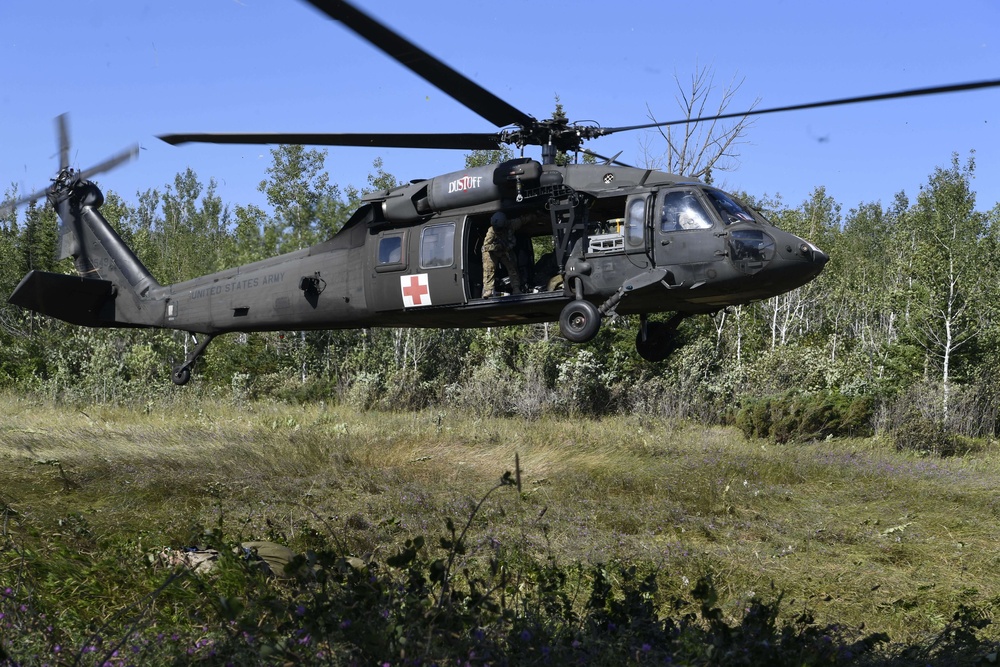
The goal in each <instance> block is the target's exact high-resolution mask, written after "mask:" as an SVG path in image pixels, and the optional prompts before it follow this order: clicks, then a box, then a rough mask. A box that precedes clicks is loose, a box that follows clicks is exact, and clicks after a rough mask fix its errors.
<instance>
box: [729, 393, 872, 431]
mask: <svg viewBox="0 0 1000 667" xmlns="http://www.w3.org/2000/svg"><path fill="white" fill-rule="evenodd" d="M874 406H875V401H874V399H872V398H871V397H870V396H845V395H844V394H841V393H839V392H835V391H825V392H817V393H813V394H799V393H793V392H790V393H786V394H783V395H781V396H769V397H765V398H761V399H757V400H754V401H751V402H750V403H748V404H746V405H744V406H743V407H741V408H740V409H739V410H738V411H737V413H736V416H735V419H734V421H735V424H736V427H737V428H739V429H740V430H741V431H742V432H743V434H744V435H745V436H746V437H748V438H766V439H769V440H774V441H775V442H791V441H799V442H801V441H807V440H818V439H823V438H827V437H856V436H861V437H863V436H868V435H871V434H872V426H871V421H872V415H873V410H874Z"/></svg>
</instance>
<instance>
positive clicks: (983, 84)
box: [601, 79, 1000, 135]
mask: <svg viewBox="0 0 1000 667" xmlns="http://www.w3.org/2000/svg"><path fill="white" fill-rule="evenodd" d="M997 87H1000V79H993V80H991V81H973V82H971V83H956V84H951V85H948V86H931V87H929V88H912V89H910V90H900V91H896V92H894V93H879V94H877V95H861V96H859V97H845V98H842V99H837V100H827V101H826V102H811V103H809V104H793V105H790V106H785V107H774V108H771V109H751V110H749V111H741V112H739V113H725V114H720V115H718V116H706V117H703V118H690V119H686V120H669V121H666V122H663V123H646V124H645V125H629V126H626V127H609V128H605V129H604V130H602V131H601V134H602V135H608V134H613V133H615V132H628V131H630V130H646V129H649V128H654V127H667V126H669V125H684V124H686V123H704V122H706V121H712V120H726V119H727V118H743V117H744V116H762V115H764V114H768V113H779V112H782V111H801V110H803V109H819V108H821V107H835V106H840V105H844V104H859V103H861V102H878V101H880V100H896V99H901V98H904V97H923V96H926V95H941V94H943V93H961V92H965V91H969V90H981V89H983V88H997Z"/></svg>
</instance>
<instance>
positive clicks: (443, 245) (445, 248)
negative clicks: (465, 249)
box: [420, 222, 455, 269]
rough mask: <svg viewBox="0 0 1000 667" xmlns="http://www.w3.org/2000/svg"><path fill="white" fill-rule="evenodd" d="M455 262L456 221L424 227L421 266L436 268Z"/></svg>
mask: <svg viewBox="0 0 1000 667" xmlns="http://www.w3.org/2000/svg"><path fill="white" fill-rule="evenodd" d="M454 263H455V223H454V222H448V223H445V224H441V225H430V226H429V227H424V229H423V231H422V232H420V268H421V269H434V268H439V267H442V266H451V265H452V264H454Z"/></svg>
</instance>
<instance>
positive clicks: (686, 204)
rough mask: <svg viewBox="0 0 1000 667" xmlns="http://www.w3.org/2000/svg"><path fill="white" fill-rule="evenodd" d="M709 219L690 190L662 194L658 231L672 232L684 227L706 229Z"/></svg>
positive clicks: (710, 223)
mask: <svg viewBox="0 0 1000 667" xmlns="http://www.w3.org/2000/svg"><path fill="white" fill-rule="evenodd" d="M711 226H712V222H711V219H710V218H709V217H708V215H706V214H705V209H704V208H702V206H701V203H700V202H699V201H698V198H697V197H696V196H695V194H694V192H692V191H690V190H674V191H672V192H667V193H666V194H665V195H664V196H663V205H662V206H661V207H660V231H663V232H673V231H679V230H685V229H708V228H709V227H711Z"/></svg>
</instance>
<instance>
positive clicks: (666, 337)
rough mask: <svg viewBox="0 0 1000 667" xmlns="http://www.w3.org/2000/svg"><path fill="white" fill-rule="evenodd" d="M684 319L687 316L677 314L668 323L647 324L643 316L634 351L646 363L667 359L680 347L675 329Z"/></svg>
mask: <svg viewBox="0 0 1000 667" xmlns="http://www.w3.org/2000/svg"><path fill="white" fill-rule="evenodd" d="M685 317H687V315H685V314H683V313H677V314H676V315H674V316H673V317H671V318H670V321H668V322H648V321H646V318H645V316H644V317H643V321H642V324H640V325H639V333H637V334H636V335H635V351H636V352H638V353H639V356H640V357H642V358H643V359H645V360H646V361H650V362H654V363H655V362H657V361H663V360H664V359H666V358H667V357H669V356H670V355H671V354H672V353H673V352H674V351H675V350H677V348H679V347H680V341H679V340H678V338H677V327H678V326H680V323H681V322H682V321H683V320H684V318H685Z"/></svg>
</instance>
